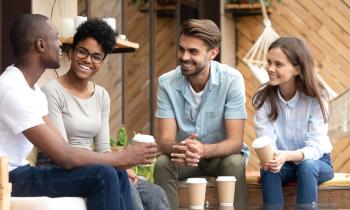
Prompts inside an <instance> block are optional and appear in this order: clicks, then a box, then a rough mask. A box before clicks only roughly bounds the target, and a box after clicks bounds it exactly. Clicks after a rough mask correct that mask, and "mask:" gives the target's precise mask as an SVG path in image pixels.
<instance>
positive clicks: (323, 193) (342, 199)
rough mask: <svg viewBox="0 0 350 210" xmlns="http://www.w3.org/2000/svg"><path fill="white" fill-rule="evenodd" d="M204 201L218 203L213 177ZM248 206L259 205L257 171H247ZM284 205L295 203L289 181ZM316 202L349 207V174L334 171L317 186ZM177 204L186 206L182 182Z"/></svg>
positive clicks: (260, 198) (185, 195)
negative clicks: (332, 174)
mask: <svg viewBox="0 0 350 210" xmlns="http://www.w3.org/2000/svg"><path fill="white" fill-rule="evenodd" d="M207 180H208V184H207V191H206V203H208V204H211V205H215V204H217V203H218V198H217V192H216V184H215V178H213V177H210V178H207ZM247 188H248V207H249V206H254V207H261V208H262V206H263V201H262V187H261V184H260V175H259V172H253V173H247ZM283 193H284V199H285V204H286V205H295V200H296V187H295V183H294V184H293V183H291V184H289V185H287V186H285V187H284V188H283ZM318 193H319V194H318V204H319V205H320V206H322V207H324V208H327V207H329V208H350V174H345V173H336V174H335V176H334V178H333V179H332V180H330V181H328V182H325V183H323V184H321V185H320V186H319V187H318ZM178 195H179V206H180V208H185V207H188V192H187V186H186V184H185V183H184V182H180V183H179V185H178Z"/></svg>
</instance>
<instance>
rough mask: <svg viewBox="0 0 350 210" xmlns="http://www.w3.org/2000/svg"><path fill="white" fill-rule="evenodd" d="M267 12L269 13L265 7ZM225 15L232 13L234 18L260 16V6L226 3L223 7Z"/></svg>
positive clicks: (257, 4) (255, 4)
mask: <svg viewBox="0 0 350 210" xmlns="http://www.w3.org/2000/svg"><path fill="white" fill-rule="evenodd" d="M266 9H267V12H268V13H270V10H269V8H268V7H267V8H266ZM225 11H226V13H232V14H233V15H234V16H246V15H260V14H262V12H261V4H260V3H252V4H249V3H241V4H239V3H227V4H226V5H225Z"/></svg>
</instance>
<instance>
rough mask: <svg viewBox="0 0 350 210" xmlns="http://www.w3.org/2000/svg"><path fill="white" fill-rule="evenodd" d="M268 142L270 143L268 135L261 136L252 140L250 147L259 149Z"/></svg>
mask: <svg viewBox="0 0 350 210" xmlns="http://www.w3.org/2000/svg"><path fill="white" fill-rule="evenodd" d="M268 144H271V140H270V138H269V137H268V136H261V137H259V138H256V139H255V140H254V141H253V143H252V147H253V148H254V149H260V148H262V147H265V146H266V145H268Z"/></svg>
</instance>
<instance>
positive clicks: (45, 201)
mask: <svg viewBox="0 0 350 210" xmlns="http://www.w3.org/2000/svg"><path fill="white" fill-rule="evenodd" d="M8 175H9V174H8V159H7V158H6V157H0V210H24V209H25V210H38V209H40V210H62V209H64V210H86V204H85V199H84V198H80V197H59V198H49V197H11V190H12V188H11V186H12V185H11V183H9V176H8Z"/></svg>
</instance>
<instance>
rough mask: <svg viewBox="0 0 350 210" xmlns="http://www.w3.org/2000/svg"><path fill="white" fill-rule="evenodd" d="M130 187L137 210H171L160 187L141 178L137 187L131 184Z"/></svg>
mask: <svg viewBox="0 0 350 210" xmlns="http://www.w3.org/2000/svg"><path fill="white" fill-rule="evenodd" d="M130 186H131V187H130V188H131V197H132V201H133V204H134V208H135V209H136V210H170V205H169V201H168V197H167V195H166V194H165V192H164V190H163V189H162V188H161V187H159V186H158V185H155V184H152V183H149V182H147V181H145V180H143V179H142V178H139V180H138V181H137V183H136V185H135V184H133V183H132V182H130Z"/></svg>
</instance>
